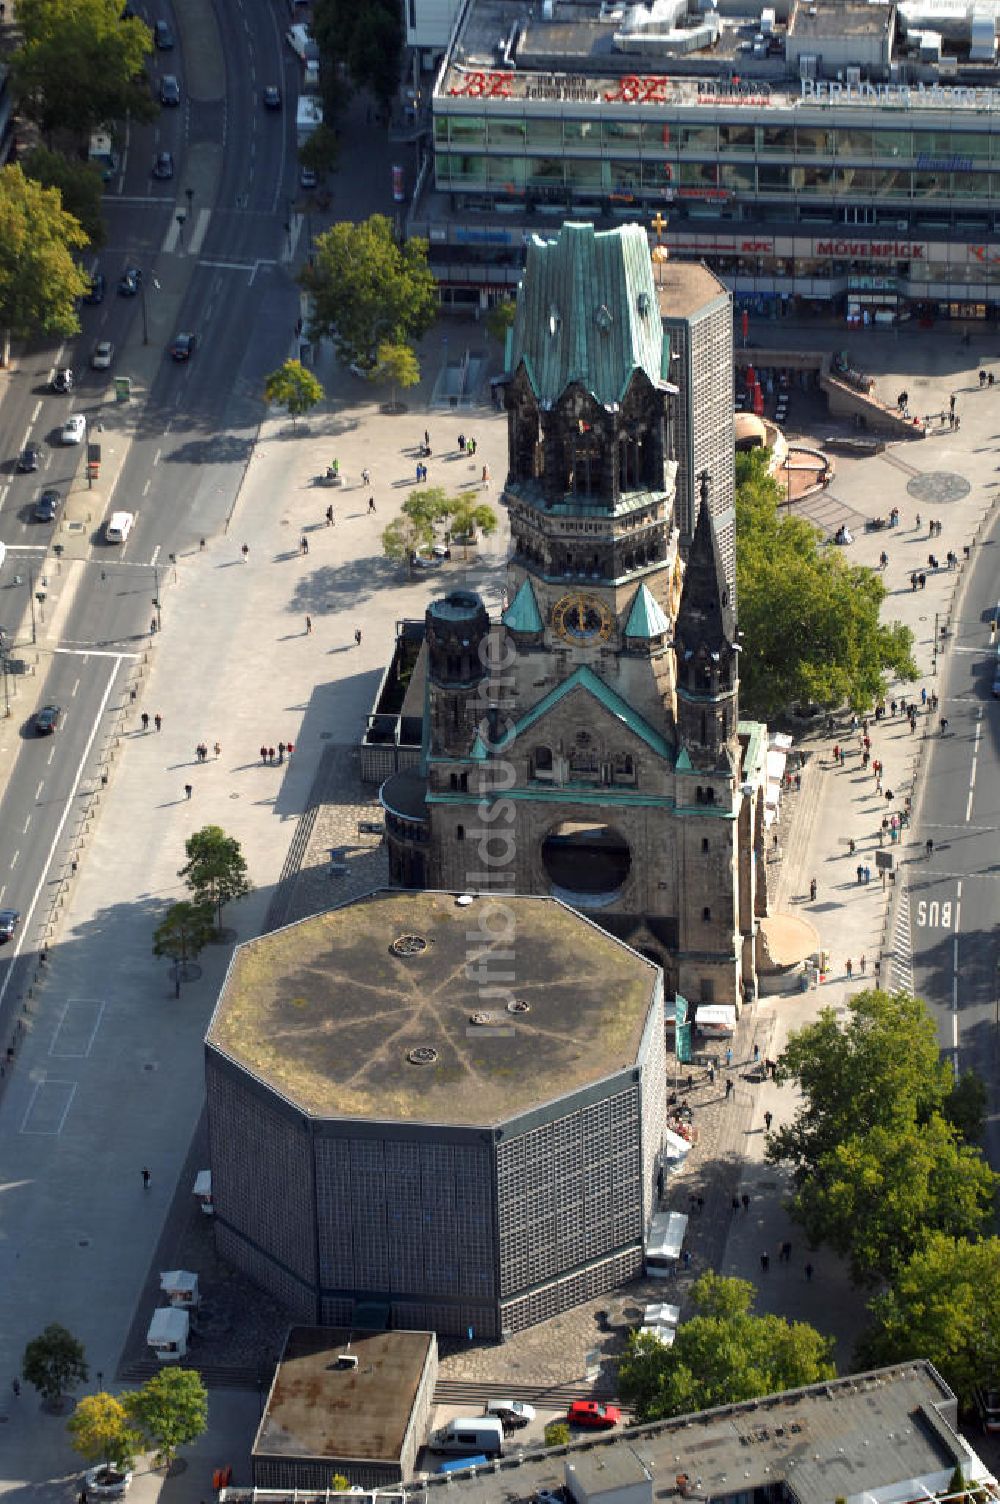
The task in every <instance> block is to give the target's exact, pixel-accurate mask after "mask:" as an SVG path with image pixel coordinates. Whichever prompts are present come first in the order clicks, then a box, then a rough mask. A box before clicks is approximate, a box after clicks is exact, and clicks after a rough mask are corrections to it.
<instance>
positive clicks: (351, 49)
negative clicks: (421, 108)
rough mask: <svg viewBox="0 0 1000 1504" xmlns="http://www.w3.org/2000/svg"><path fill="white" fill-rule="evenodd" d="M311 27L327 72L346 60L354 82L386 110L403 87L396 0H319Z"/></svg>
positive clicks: (399, 16)
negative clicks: (399, 88)
mask: <svg viewBox="0 0 1000 1504" xmlns="http://www.w3.org/2000/svg"><path fill="white" fill-rule="evenodd" d="M313 30H314V33H315V36H316V42H317V45H318V46H319V49H320V55H321V57H322V58H323V61H324V62H325V63H326V65H327V66H326V69H325V70H324V71H325V72H327V73H330V74H333V73H334V71H335V69H336V64H337V63H343V64H344V65H345V67H346V68H347V71H348V73H349V74H350V77H351V82H352V83H353V84H354V85H355V87H356V88H359V89H370V90H371V92H372V93H373V94H374V95H375V98H376V99H377V100H378V102H379V104H380V105H381V106H382V108H383V109H387V108H388V107H389V104H390V102H391V100H392V98H393V96H394V94H395V92H396V90H397V88H398V86H399V77H400V65H401V60H402V55H403V16H402V9H401V7H400V6H399V5H398V4H397V3H395V0H316V3H315V4H314V5H313Z"/></svg>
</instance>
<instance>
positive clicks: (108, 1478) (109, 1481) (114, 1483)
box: [83, 1462, 132, 1499]
mask: <svg viewBox="0 0 1000 1504" xmlns="http://www.w3.org/2000/svg"><path fill="white" fill-rule="evenodd" d="M131 1482H132V1474H131V1473H130V1472H128V1471H122V1469H120V1468H117V1467H114V1466H110V1465H109V1464H108V1463H105V1462H102V1463H101V1464H100V1466H99V1467H92V1468H91V1469H90V1471H89V1472H86V1473H84V1475H83V1484H84V1488H85V1489H86V1490H87V1493H88V1494H90V1495H92V1496H93V1497H94V1498H97V1499H120V1498H121V1497H122V1495H123V1494H124V1493H125V1492H126V1491H127V1490H128V1486H129V1484H130V1483H131Z"/></svg>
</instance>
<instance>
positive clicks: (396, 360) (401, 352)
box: [371, 339, 420, 407]
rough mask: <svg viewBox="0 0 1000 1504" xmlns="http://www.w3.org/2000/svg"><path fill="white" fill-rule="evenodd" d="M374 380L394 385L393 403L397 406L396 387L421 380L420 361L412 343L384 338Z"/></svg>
mask: <svg viewBox="0 0 1000 1504" xmlns="http://www.w3.org/2000/svg"><path fill="white" fill-rule="evenodd" d="M371 374H372V379H373V380H374V381H388V383H389V385H390V386H391V387H392V405H393V407H395V406H396V388H397V387H398V386H401V387H403V389H404V390H405V389H406V388H407V387H410V386H416V384H417V382H418V381H419V380H420V362H419V360H418V359H417V352H416V350H414V348H413V346H412V345H408V344H406V343H405V341H393V340H388V339H384V340H382V341H381V342H380V344H379V347H378V353H377V355H376V357H375V369H374V370H373V371H372V373H371Z"/></svg>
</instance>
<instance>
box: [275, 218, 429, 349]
mask: <svg viewBox="0 0 1000 1504" xmlns="http://www.w3.org/2000/svg"><path fill="white" fill-rule="evenodd" d="M299 281H300V283H301V285H302V286H303V287H304V288H305V290H306V291H307V292H308V293H310V294H311V296H312V299H313V316H312V321H311V326H310V334H311V335H312V336H313V337H314V338H318V337H322V336H326V337H329V338H330V339H332V340H333V343H334V345H335V346H336V349H337V353H338V354H339V355H340V357H341V359H342V360H344V361H354V362H356V363H358V364H360V365H361V366H363V367H364V368H365V369H366V370H371V369H372V367H373V366H374V365H375V363H376V361H377V358H378V347H379V345H380V344H381V343H382V342H383V341H385V340H388V341H390V342H391V343H393V344H401V343H404V342H405V341H406V340H408V339H418V338H419V337H420V335H422V334H424V333H425V332H426V331H427V330H428V329H429V328H430V326H431V324H432V323H433V322H434V318H435V315H436V312H437V293H436V284H435V281H434V278H433V277H432V276H431V273H430V269H429V267H428V265H427V242H426V240H408V241H407V242H406V243H405V244H404V245H402V246H400V245H397V244H396V241H395V240H394V239H393V234H392V225H391V223H390V221H389V220H388V219H386V218H385V216H384V215H381V214H374V215H372V217H371V219H366V220H363V221H362V222H361V223H360V224H354V223H351V222H344V223H341V224H336V225H332V226H331V228H330V229H329V230H327V231H325V232H324V233H323V234H322V235H318V236H317V237H316V241H315V243H314V254H313V257H312V264H311V265H308V266H304V267H303V268H302V271H301V272H300V273H299Z"/></svg>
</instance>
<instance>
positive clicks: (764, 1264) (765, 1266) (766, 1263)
mask: <svg viewBox="0 0 1000 1504" xmlns="http://www.w3.org/2000/svg"><path fill="white" fill-rule="evenodd" d="M760 1267H761V1272H762V1273H763V1274H766V1273H767V1271H768V1270H769V1269H770V1267H771V1255H770V1254H769V1253H762V1254H761V1256H760Z"/></svg>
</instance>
